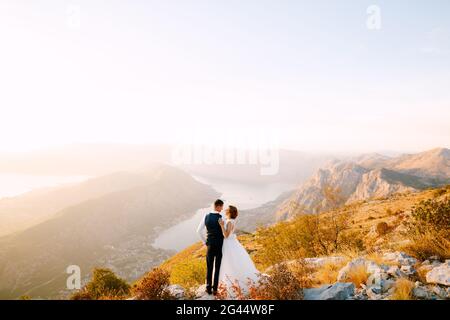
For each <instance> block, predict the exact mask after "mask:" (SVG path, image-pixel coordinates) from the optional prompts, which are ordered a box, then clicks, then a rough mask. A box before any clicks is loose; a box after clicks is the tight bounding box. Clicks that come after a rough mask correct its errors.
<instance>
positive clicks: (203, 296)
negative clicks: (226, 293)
mask: <svg viewBox="0 0 450 320" xmlns="http://www.w3.org/2000/svg"><path fill="white" fill-rule="evenodd" d="M195 297H196V298H195V299H196V300H214V296H213V295H212V294H211V295H210V294H208V293H207V292H206V284H204V285H201V286H200V287H198V288H197V290H196V291H195Z"/></svg>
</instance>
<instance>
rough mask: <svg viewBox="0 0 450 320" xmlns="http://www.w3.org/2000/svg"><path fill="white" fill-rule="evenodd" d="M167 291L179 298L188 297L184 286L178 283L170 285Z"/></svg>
mask: <svg viewBox="0 0 450 320" xmlns="http://www.w3.org/2000/svg"><path fill="white" fill-rule="evenodd" d="M167 291H168V292H169V293H170V295H171V296H173V297H174V298H175V299H177V300H184V299H185V298H186V293H185V291H184V288H183V287H182V286H180V285H178V284H173V285H170V286H168V287H167Z"/></svg>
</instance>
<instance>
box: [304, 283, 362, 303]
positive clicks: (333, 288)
mask: <svg viewBox="0 0 450 320" xmlns="http://www.w3.org/2000/svg"><path fill="white" fill-rule="evenodd" d="M354 294H355V285H354V284H353V283H343V282H337V283H335V284H333V285H324V286H322V287H320V288H312V289H303V295H304V298H303V299H304V300H348V299H351V298H352V297H353V296H354Z"/></svg>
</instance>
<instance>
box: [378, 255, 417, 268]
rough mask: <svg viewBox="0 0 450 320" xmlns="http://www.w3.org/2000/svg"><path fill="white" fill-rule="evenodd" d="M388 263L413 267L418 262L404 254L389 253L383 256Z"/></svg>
mask: <svg viewBox="0 0 450 320" xmlns="http://www.w3.org/2000/svg"><path fill="white" fill-rule="evenodd" d="M383 258H384V259H385V260H386V261H390V262H394V263H396V264H398V265H400V266H413V265H415V264H416V263H417V260H416V259H415V258H413V257H411V256H409V255H407V254H406V253H404V252H387V253H385V254H384V255H383Z"/></svg>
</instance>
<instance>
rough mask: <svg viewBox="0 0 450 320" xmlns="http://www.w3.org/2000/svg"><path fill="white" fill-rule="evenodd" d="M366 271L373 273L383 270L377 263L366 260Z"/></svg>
mask: <svg viewBox="0 0 450 320" xmlns="http://www.w3.org/2000/svg"><path fill="white" fill-rule="evenodd" d="M366 271H367V273H370V274H373V273H381V272H383V271H385V270H383V268H382V267H380V266H379V265H378V264H376V263H375V262H372V261H368V262H367V263H366Z"/></svg>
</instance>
